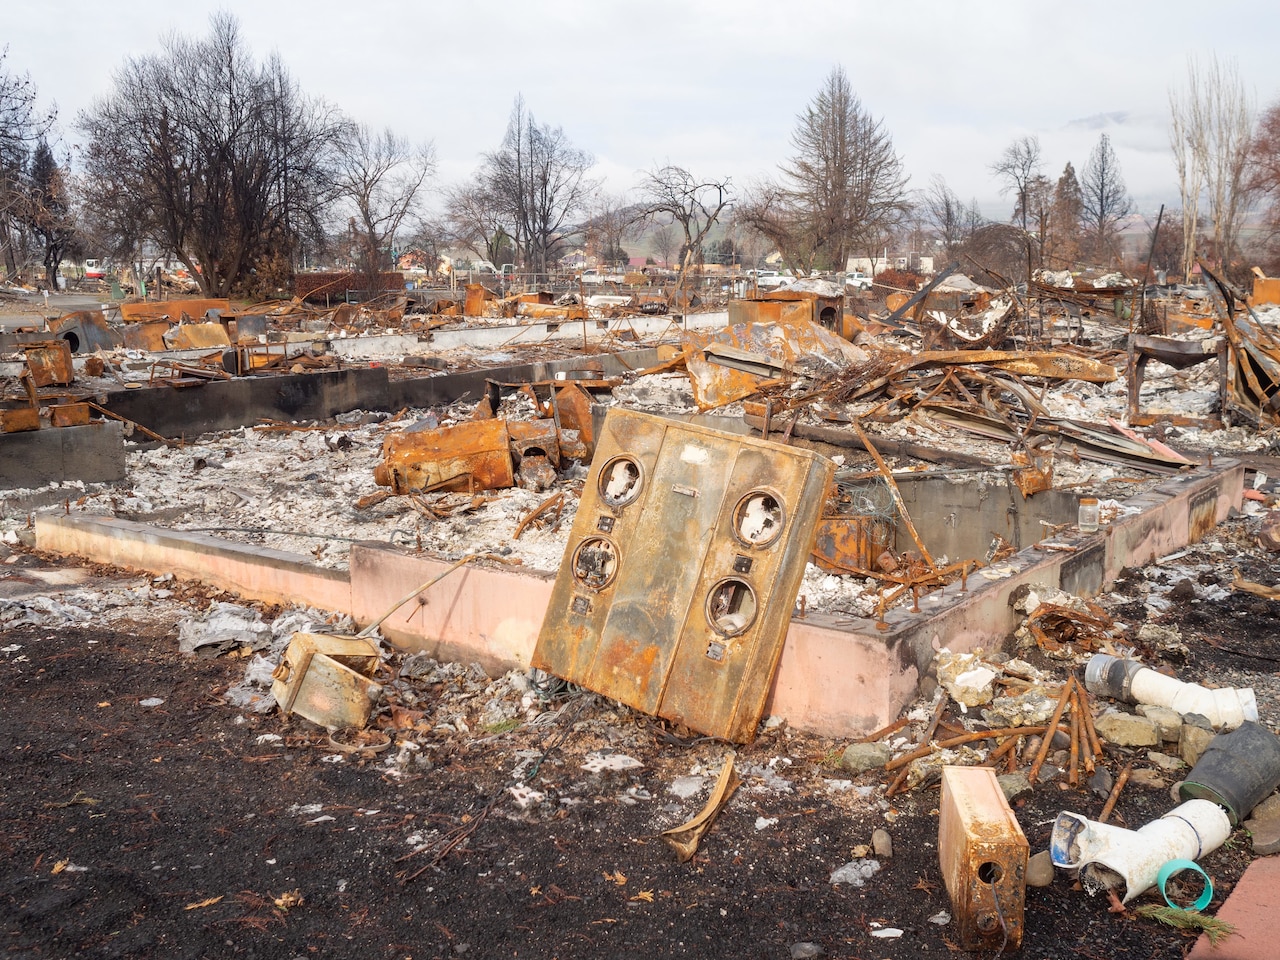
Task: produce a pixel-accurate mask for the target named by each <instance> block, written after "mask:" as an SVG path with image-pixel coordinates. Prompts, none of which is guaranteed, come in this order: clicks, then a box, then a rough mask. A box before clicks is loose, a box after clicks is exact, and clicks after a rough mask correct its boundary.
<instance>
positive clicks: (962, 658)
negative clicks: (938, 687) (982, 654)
mask: <svg viewBox="0 0 1280 960" xmlns="http://www.w3.org/2000/svg"><path fill="white" fill-rule="evenodd" d="M937 672H938V683H940V684H942V686H943V687H944V688H945V689H946V691H947V693H949V694H951V698H952V699H953V700H955V701H956V703H959V704H962V705H963V706H966V707H980V706H982V705H983V704H984V703H990V702H991V698H992V697H993V696H995V687H994V684H995V679H996V672H995V671H994V670H992V669H991V668H990V667H988V666H986V665H985V664H984V663H983V662H982V661H981V660H980V659H979V658H978V657H977V656H976V655H975V654H972V653H948V652H943V653H939V654H938V671H937Z"/></svg>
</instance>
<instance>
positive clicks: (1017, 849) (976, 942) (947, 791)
mask: <svg viewBox="0 0 1280 960" xmlns="http://www.w3.org/2000/svg"><path fill="white" fill-rule="evenodd" d="M1028 853H1029V845H1028V844H1027V838H1026V836H1025V835H1024V834H1023V832H1022V827H1021V826H1019V825H1018V820H1017V818H1016V817H1015V816H1014V815H1013V811H1012V810H1011V809H1010V808H1009V801H1008V800H1006V799H1005V796H1004V791H1003V790H1001V789H1000V781H999V780H997V779H996V774H995V771H994V770H992V769H991V768H990V767H957V766H947V767H943V768H942V796H941V798H940V800H939V801H938V864H939V866H940V868H941V872H942V879H943V882H944V883H945V884H946V886H947V893H948V894H949V895H950V897H951V915H952V917H953V918H954V920H953V922H954V923H955V929H956V931H957V933H958V936H957V937H956V940H957V942H958V943H959V944H960V946H961V947H962V948H963V949H965V950H987V949H990V948H997V949H998V948H1000V946H1001V945H1002V944H1003V945H1004V946H1005V948H1006V949H1008V950H1017V949H1018V947H1019V946H1021V945H1022V931H1023V912H1024V907H1025V902H1026V892H1027V888H1026V874H1027V858H1028Z"/></svg>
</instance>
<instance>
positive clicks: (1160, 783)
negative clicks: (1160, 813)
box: [1129, 767, 1169, 790]
mask: <svg viewBox="0 0 1280 960" xmlns="http://www.w3.org/2000/svg"><path fill="white" fill-rule="evenodd" d="M1129 782H1130V783H1131V784H1133V785H1134V786H1135V787H1146V788H1147V789H1148V790H1160V789H1163V788H1164V787H1165V786H1166V785H1167V784H1168V783H1169V781H1168V780H1166V779H1165V778H1164V777H1162V776H1160V771H1159V770H1151V769H1149V768H1147V767H1142V768H1140V769H1138V770H1134V771H1133V772H1132V773H1130V774H1129Z"/></svg>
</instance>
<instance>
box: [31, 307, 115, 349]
mask: <svg viewBox="0 0 1280 960" xmlns="http://www.w3.org/2000/svg"><path fill="white" fill-rule="evenodd" d="M49 332H50V333H53V334H56V335H57V337H58V339H59V340H66V341H67V342H68V343H69V344H70V345H71V352H72V353H92V352H94V351H95V350H114V349H116V348H117V347H119V346H120V343H121V338H120V335H119V333H117V332H116V331H115V330H112V329H111V328H110V327H109V326H107V321H106V319H105V318H104V317H103V315H102V311H101V310H77V311H76V312H74V313H68V314H64V315H63V316H61V317H59V318H58V319H57V320H50V321H49Z"/></svg>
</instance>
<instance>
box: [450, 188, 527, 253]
mask: <svg viewBox="0 0 1280 960" xmlns="http://www.w3.org/2000/svg"><path fill="white" fill-rule="evenodd" d="M504 210H505V207H504V205H503V204H502V202H501V201H500V200H499V198H498V197H495V196H494V195H493V194H492V193H490V192H489V191H488V190H487V189H485V185H484V184H483V183H481V182H478V181H474V182H472V183H468V184H463V185H461V186H456V187H452V188H450V189H449V190H447V191H445V228H446V231H447V235H448V237H449V238H450V239H451V240H452V241H453V242H454V243H457V244H459V245H461V246H463V247H465V248H466V249H468V250H470V251H471V252H472V253H474V254H475V255H476V256H478V257H480V258H481V259H483V260H488V261H489V262H490V263H492V264H493V265H494V266H496V267H501V266H502V265H503V264H505V263H514V262H515V256H516V250H515V243H514V241H513V240H512V236H511V229H512V227H511V224H510V223H509V222H508V221H507V219H506V217H505V215H504Z"/></svg>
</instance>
